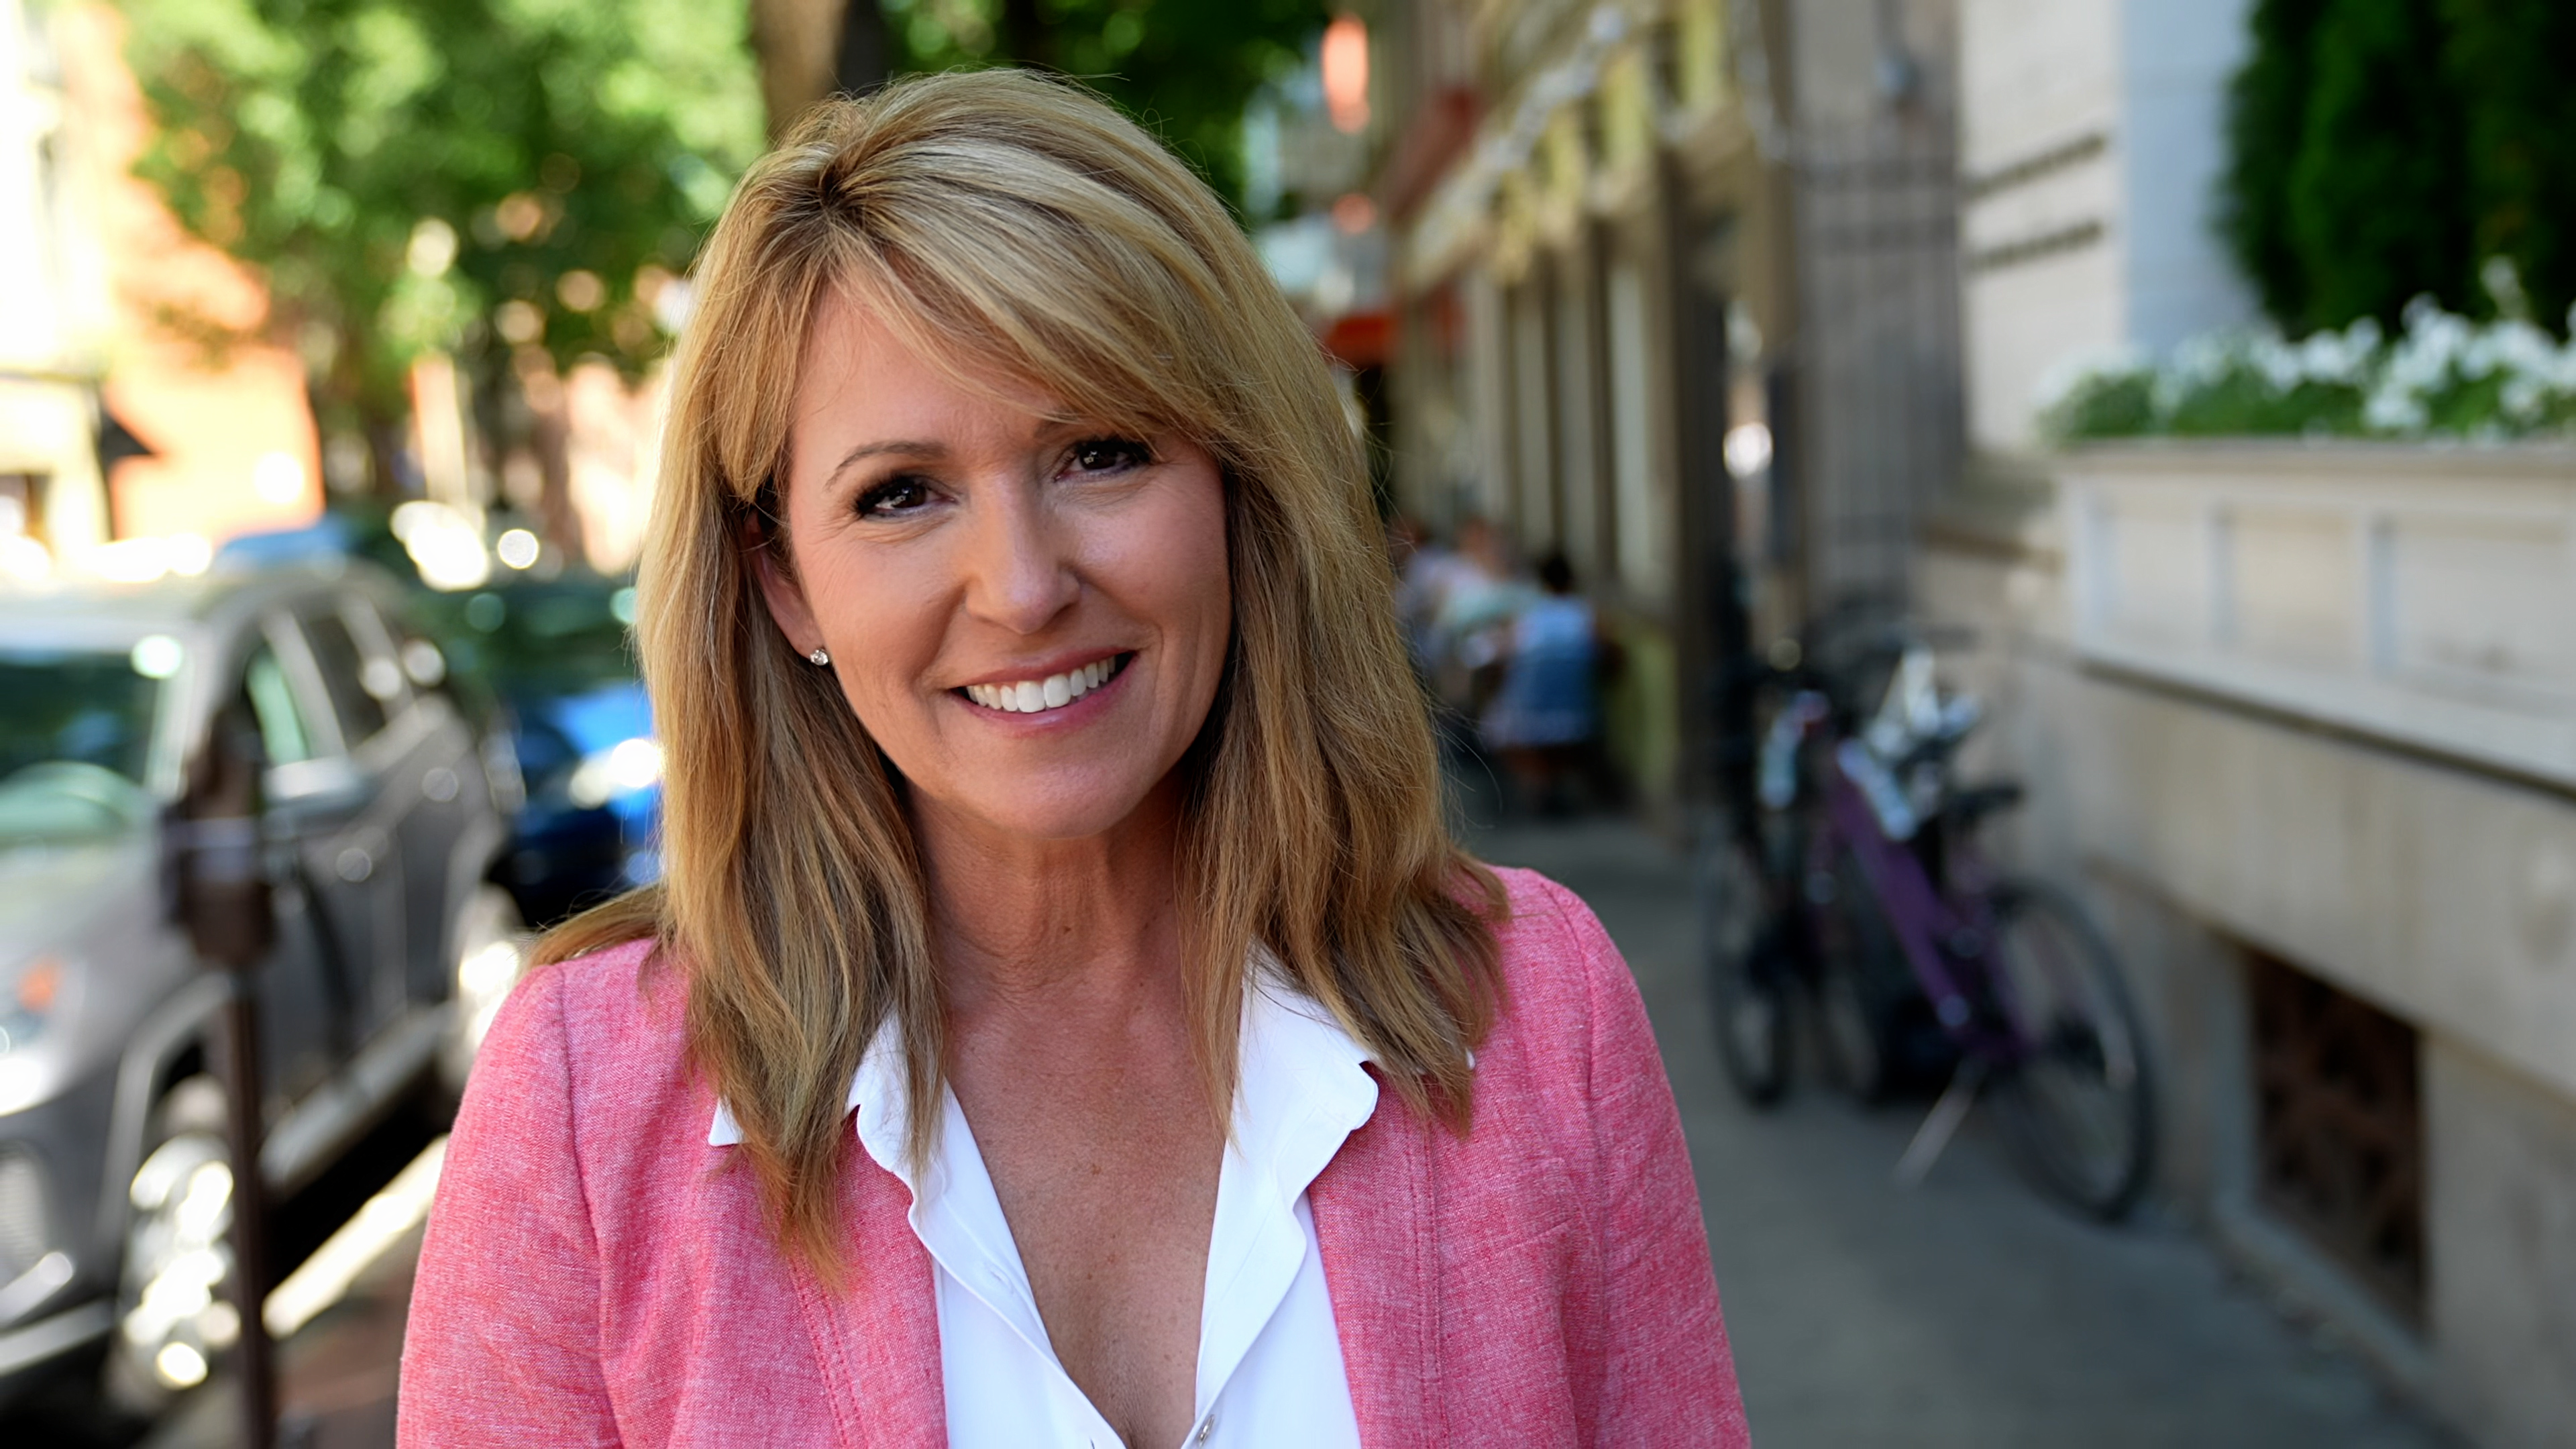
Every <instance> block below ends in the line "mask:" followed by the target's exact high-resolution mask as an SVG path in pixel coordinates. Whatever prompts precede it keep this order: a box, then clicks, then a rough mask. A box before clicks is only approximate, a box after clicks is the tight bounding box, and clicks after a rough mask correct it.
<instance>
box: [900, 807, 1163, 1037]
mask: <svg viewBox="0 0 2576 1449" xmlns="http://www.w3.org/2000/svg"><path fill="white" fill-rule="evenodd" d="M913 815H914V829H915V831H916V833H917V838H918V839H919V841H920V843H921V851H922V860H923V864H924V867H925V868H926V870H927V873H928V876H929V887H930V907H931V925H932V930H933V933H934V935H935V938H936V940H937V943H938V944H937V950H938V952H939V958H940V969H941V971H942V972H943V973H944V975H945V977H946V985H947V988H948V1005H949V1010H950V1011H951V1012H953V1013H955V1014H956V1015H958V1016H960V1017H963V1018H969V1019H971V1018H974V1017H978V1016H984V1015H988V1014H990V1013H993V1012H995V1011H1010V1010H1013V1009H1015V1008H1021V1007H1027V1008H1032V1009H1037V1010H1042V1011H1047V1012H1079V1011H1081V1010H1082V1008H1083V1007H1084V1006H1085V1005H1087V1004H1097V1005H1100V1006H1105V1007H1115V1006H1117V1005H1119V1004H1120V1003H1125V1004H1128V1005H1130V1006H1132V1005H1133V1004H1134V1003H1136V1002H1138V1001H1139V1000H1141V999H1148V998H1151V997H1157V996H1161V995H1163V994H1165V993H1167V992H1170V991H1173V990H1175V989H1176V988H1177V987H1178V985H1179V981H1180V917H1179V911H1178V881H1177V872H1178V869H1179V863H1180V850H1179V843H1180V810H1179V801H1178V794H1177V790H1176V789H1175V788H1173V787H1172V786H1171V785H1169V784H1168V783H1167V784H1166V786H1165V787H1164V788H1162V789H1158V790H1156V791H1155V792H1154V793H1153V794H1152V795H1150V796H1148V797H1147V798H1146V800H1145V802H1144V803H1143V804H1141V805H1139V806H1138V807H1137V809H1136V811H1135V813H1134V814H1132V815H1130V816H1129V817H1128V818H1127V819H1126V820H1123V821H1121V822H1120V823H1119V824H1118V825H1117V826H1115V827H1113V828H1112V829H1110V830H1108V831H1105V832H1103V833H1102V834H1099V835H1096V836H1089V837H1084V838H1081V839H1073V840H1031V839H1028V838H1027V837H1025V836H1011V835H1006V834H1002V833H998V832H994V831H991V830H988V829H983V828H979V825H978V823H977V822H972V821H967V820H962V819H960V818H958V817H956V816H954V815H951V814H949V813H947V812H946V811H944V810H942V809H941V808H940V807H939V806H938V804H937V803H936V802H930V801H917V802H916V804H915V807H914V812H913Z"/></svg>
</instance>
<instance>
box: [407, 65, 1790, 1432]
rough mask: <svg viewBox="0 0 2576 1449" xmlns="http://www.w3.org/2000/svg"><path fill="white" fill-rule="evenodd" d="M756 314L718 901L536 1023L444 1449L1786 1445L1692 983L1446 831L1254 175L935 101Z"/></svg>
mask: <svg viewBox="0 0 2576 1449" xmlns="http://www.w3.org/2000/svg"><path fill="white" fill-rule="evenodd" d="M698 278H699V280H698V286H699V302H698V310H697V314H696V317H695V320H694V321H693V322H692V324H691V326H690V331H689V335H688V337H687V339H686V340H685V342H684V343H683V345H682V348H681V352H680V357H679V359H678V362H677V368H676V371H675V374H674V387H673V394H672V404H671V413H670V418H669V422H668V424H667V428H666V435H665V442H664V450H665V458H666V462H665V465H664V473H663V480H662V485H661V491H660V493H659V495H658V496H657V498H656V500H655V504H654V521H653V530H652V536H651V542H650V546H649V548H648V551H647V554H646V563H645V570H644V576H643V581H642V584H641V586H640V587H641V596H642V605H643V609H642V615H641V617H640V618H639V620H638V636H639V639H640V641H641V647H642V651H643V658H644V666H645V675H646V680H647V683H648V684H649V685H650V686H651V689H652V693H653V698H654V703H655V709H656V715H657V719H658V722H659V725H660V729H661V732H662V737H663V742H664V746H665V749H666V751H667V759H668V761H669V765H668V773H667V774H666V777H665V783H664V796H665V824H664V830H665V834H666V840H665V861H666V867H665V869H666V875H665V882H664V884H663V885H662V886H661V887H660V888H659V889H657V890H653V891H648V892H642V893H638V894H636V895H632V896H629V897H626V898H624V899H622V900H620V901H617V902H615V903H612V904H610V905H608V906H605V907H602V908H601V909H599V910H597V911H595V912H593V913H591V914H590V915H588V916H586V917H583V918H581V919H579V920H576V921H574V922H573V923H571V924H569V925H568V926H566V927H565V928H563V929H562V930H561V931H559V932H558V933H556V935H554V936H553V937H551V938H549V939H548V940H547V941H546V942H545V943H543V945H542V946H541V948H540V950H539V951H538V953H537V956H538V959H539V960H540V961H541V962H545V963H550V964H543V965H540V966H539V967H538V968H537V969H535V970H534V971H533V972H532V973H531V974H530V976H529V977H528V979H527V980H526V981H524V982H523V983H522V984H521V985H520V986H519V988H518V989H517V991H516V992H515V993H514V994H513V996H512V998H511V1000H510V1002H509V1004H508V1006H507V1007H506V1008H505V1009H504V1011H503V1012H502V1014H501V1016H500V1018H499V1019H498V1021H497V1022H496V1023H495V1025H494V1027H493V1029H492V1032H491V1035H490V1036H489V1038H487V1041H486V1044H485V1046H484V1048H483V1057H482V1060H481V1062H480V1063H479V1064H478V1067H477V1070H476V1074H475V1078H474V1082H473V1086H472V1089H471V1090H470V1091H469V1092H468V1093H467V1099H466V1104H465V1107H464V1110H463V1111H462V1113H461V1114H460V1115H459V1117H458V1120H457V1125H456V1131H455V1136H454V1138H453V1140H452V1142H451V1144H450V1146H449V1149H448V1154H447V1159H446V1169H445V1178H444V1181H443V1182H442V1184H441V1188H440V1195H439V1201H438V1205H437V1208H436V1210H435V1212H434V1213H433V1215H432V1218H431V1222H430V1228H429V1233H428V1236H427V1241H426V1242H425V1244H424V1246H423V1249H422V1256H421V1264H420V1269H419V1277H418V1280H417V1287H416V1289H415V1292H414V1297H413V1303H412V1319H411V1329H410V1334H409V1337H408V1339H407V1346H406V1350H405V1361H404V1374H403V1397H402V1415H403V1418H402V1434H403V1438H404V1441H405V1442H406V1443H411V1444H421V1445H445V1444H566V1443H575V1444H591V1443H612V1442H632V1443H639V1444H699V1443H711V1442H725V1443H752V1444H819V1443H848V1444H867V1445H872V1446H874V1445H888V1444H903V1445H914V1444H924V1445H926V1444H938V1443H943V1442H944V1443H953V1444H960V1445H1004V1444H1008V1445H1053V1444H1095V1445H1102V1446H1106V1445H1110V1444H1117V1443H1123V1444H1130V1445H1154V1446H1171V1445H1179V1444H1182V1443H1185V1442H1187V1443H1196V1444H1213V1445H1270V1444H1279V1445H1298V1446H1320V1445H1350V1444H1357V1443H1367V1444H1369V1445H1371V1446H1377V1445H1384V1444H1424V1445H1429V1444H1448V1443H1461V1442H1479V1443H1560V1442H1601V1443H1623V1444H1703V1443H1716V1444H1734V1443H1740V1442H1742V1439H1743V1428H1742V1423H1743V1420H1742V1414H1741V1410H1740V1408H1739V1406H1738V1404H1737V1400H1736V1393H1735V1387H1734V1379H1733V1372H1732V1369H1731V1367H1730V1365H1729V1360H1728V1356H1727V1349H1726V1341H1725V1337H1724V1331H1723V1329H1722V1327H1721V1326H1720V1323H1719V1320H1718V1312H1717V1300H1716V1293H1715V1289H1714V1286H1713V1285H1712V1283H1711V1280H1710V1274H1709V1266H1708V1256H1707V1247H1706V1243H1705V1241H1704V1238H1703V1236H1702V1230H1701V1225H1700V1215H1699V1206H1698V1202H1697V1200H1696V1196H1695V1194H1694V1190H1693V1187H1692V1184H1691V1178H1690V1168H1689V1163H1688V1161H1687V1159H1686V1157H1685V1155H1684V1151H1683V1145H1682V1139H1681V1133H1680V1128H1679V1124H1678V1121H1677V1118H1676V1116H1675V1113H1674V1110H1673V1105H1672V1101H1671V1096H1670V1092H1669V1089H1668V1088H1667V1086H1666V1084H1665V1081H1664V1077H1663V1074H1662V1070H1661V1066H1660V1063H1659V1061H1658V1060H1657V1058H1656V1055H1655V1050H1654V1045H1653V1041H1652V1038H1651V1037H1650V1035H1649V1034H1648V1032H1647V1027H1646V1022H1645V1018H1644V1015H1643V1012H1642V1010H1641V1009H1640V1006H1639V1003H1638V998H1637V994H1636V990H1635V987H1634V985H1633V984H1632V983H1631V981H1630V979H1629V977H1628V975H1627V973H1626V971H1625V970H1624V968H1623V967H1622V965H1621V963H1620V960H1619V958H1618V955H1617V953H1616V951H1615V950H1614V949H1613V948H1612V947H1611V945H1610V943H1609V941H1608V939H1607V938H1606V937H1605V936H1604V935H1603V934H1602V932H1601V929H1600V927H1599V925H1598V924H1597V923H1596V922H1595V921H1594V920H1593V919H1592V917H1591V915H1590V914H1589V913H1588V912H1586V911H1585V910H1584V909H1583V907H1582V906H1581V904H1580V903H1578V902H1576V901H1575V900H1574V899H1573V898H1572V897H1570V896H1568V895H1567V894H1566V893H1565V892H1563V891H1562V890H1560V889H1558V888H1556V887H1555V886H1552V885H1550V884H1548V883H1547V882H1545V881H1543V880H1540V879H1539V878H1537V877H1535V876H1531V875H1527V874H1523V873H1516V872H1495V871H1489V870H1487V869H1485V868H1483V867H1481V866H1479V865H1477V864H1475V863H1474V862H1472V861H1470V860H1469V859H1467V858H1466V857H1465V856H1464V855H1462V854H1461V853H1460V852H1459V850H1458V849H1457V847H1456V846H1455V845H1454V844H1453V843H1452V842H1451V841H1450V839H1449V838H1448V836H1447V834H1446V832H1445V830H1444V829H1443V826H1442V824H1441V815H1440V800H1439V791H1438V781H1437V777H1436V773H1435V764H1434V759H1433V752H1432V746H1431V739H1430V734H1429V731H1428V728H1427V726H1426V722H1425V720H1424V717H1423V710H1422V706H1421V701H1420V699H1419V697H1418V695H1417V693H1416V692H1415V690H1414V688H1413V685H1412V682H1411V679H1410V676H1409V675H1408V673H1407V671H1406V667H1405V658H1404V651H1403V642H1402V639H1401V637H1400V634H1399V631H1398V629H1397V627H1396V622H1395V619H1394V617H1393V613H1392V611H1391V609H1390V607H1389V604H1388V599H1389V587H1390V580H1389V578H1388V574H1387V569H1386V563H1385V559H1384V555H1383V553H1382V551H1381V550H1380V549H1379V548H1378V547H1377V546H1376V544H1375V541H1374V538H1373V533H1374V529H1373V520H1372V518H1371V517H1370V515H1369V512H1368V504H1367V498H1368V493H1367V489H1366V487H1365V484H1364V479H1365V477H1366V472H1365V468H1364V462H1363V459H1362V456H1361V453H1360V449H1359V445H1358V443H1357V442H1356V441H1355V440H1354V439H1353V438H1352V437H1351V435H1350V432H1349V429H1348V426H1347V424H1346V423H1345V422H1344V421H1343V415H1342V413H1341V410H1340V407H1339V404H1338V402H1337V401H1336V399H1335V396H1334V393H1333V390H1332V388H1331V385H1330V382H1329V379H1328V378H1327V376H1326V373H1325V370H1324V364H1323V363H1322V361H1321V360H1320V359H1319V357H1318V355H1317V352H1316V349H1315V347H1314V345H1313V344H1312V342H1311V341H1310V340H1309V339H1308V337H1307V335H1306V334H1305V333H1304V331H1303V330H1302V329H1301V327H1300V325H1299V323H1298V322H1297V319H1296V318H1295V316H1294V315H1293V314H1292V313H1291V312H1290V311H1289V309H1288V308H1287V307H1286V305H1285V304H1284V303H1283V302H1282V301H1281V299H1280V297H1279V295H1278V293H1277V292H1276V290H1275V289H1274V288H1273V287H1272V286H1271V284H1270V282H1269V281H1268V279H1267V278H1266V276H1265V275H1264V274H1263V272H1262V271H1261V268H1260V264H1259V262H1258V261H1257V259H1256V258H1255V257H1254V255H1253V252H1252V250H1251V248H1250V247H1249V246H1248V245H1246V243H1245V242H1244V240H1243V238H1242V237H1241V236H1240V234H1239V233H1237V232H1236V231H1235V229H1234V228H1233V226H1232V224H1231V222H1230V221H1229V219H1228V218H1227V216H1226V214H1225V212H1224V210H1223V208H1222V207H1221V206H1220V205H1219V204H1218V203H1217V202H1216V200H1215V199H1214V198H1213V197H1212V196H1211V195H1210V194H1209V193H1208V191H1207V190H1206V189H1205V188H1204V187H1203V186H1202V185H1200V184H1199V183H1198V182H1197V181H1196V180H1195V179H1194V178H1193V177H1192V176H1191V175H1190V174H1189V173H1188V172H1187V171H1186V170H1185V169H1183V168H1182V167H1181V166H1180V165H1178V164H1177V163H1176V162H1175V161H1174V160H1173V159H1172V158H1171V157H1170V156H1168V155H1167V154H1166V153H1164V152H1163V151H1162V150H1161V149H1160V148H1159V147H1158V146H1156V145H1155V144H1154V142H1153V141H1152V140H1151V139H1149V138H1148V137H1146V136H1145V135H1144V134H1143V133H1142V132H1141V131H1139V130H1137V129H1136V128H1135V127H1133V126H1131V125H1129V124H1128V123H1126V122H1124V121H1122V120H1120V119H1119V118H1117V116H1116V115H1115V114H1114V113H1112V112H1110V111H1109V110H1108V109H1107V108H1105V107H1104V106H1102V105H1100V104H1099V103H1098V102H1096V101H1094V100H1092V99H1090V98H1088V97H1086V96H1085V95H1083V94H1082V93H1080V92H1079V91H1076V90H1074V89H1072V88H1070V87H1067V86H1062V85H1057V84H1052V83H1048V82H1044V81H1039V80H1035V79H1031V78H1028V77H1025V76H1020V75H1014V74H1007V73H991V72H987V73H983V74H978V75H958V76H944V77H939V78H936V79H930V80H919V81H912V82H908V83H904V84H900V85H897V86H894V87H890V88H889V89H887V90H886V91H884V92H882V93H880V94H879V95H878V96H876V97H875V98H873V99H870V100H867V101H862V102H845V103H834V104H832V105H829V106H827V107H825V108H824V109H822V110H821V111H819V112H818V113H817V114H816V115H815V116H813V117H812V118H811V119H810V120H808V121H807V122H806V123H805V124H804V125H803V126H802V127H801V128H800V129H799V130H798V132H797V133H796V134H795V135H794V136H793V137H792V138H791V139H790V140H789V142H788V143H787V144H786V145H785V146H784V147H783V148H782V149H781V150H780V151H779V152H777V153H776V154H774V155H773V156H771V157H770V158H769V159H768V160H766V161H765V162H763V163H762V164H761V165H760V166H759V167H758V168H757V169H756V170H755V171H754V172H753V173H752V175H751V176H750V177H749V178H747V179H746V180H745V181H744V182H743V184H742V187H741V189H740V190H739V192H738V193H737V194H736V196H735V198H734V200H733V203H732V205H731V207H730V208H729V209H728V211H727V213H726V215H725V217H724V220H723V221H722V222H721V223H720V224H719V226H718V227H717V229H716V234H715V236H714V239H713V240H712V242H711V243H710V245H709V249H708V252H707V255H706V257H705V258H704V260H703V262H702V264H701V267H700V269H699V274H698ZM913 1104H920V1106H919V1108H918V1109H916V1108H915V1107H914V1105H913ZM853 1108H855V1113H854V1112H853ZM854 1115H855V1119H856V1125H855V1130H854V1129H853V1127H852V1125H851V1122H852V1117H853V1116H854ZM853 1138H855V1141H853Z"/></svg>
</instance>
